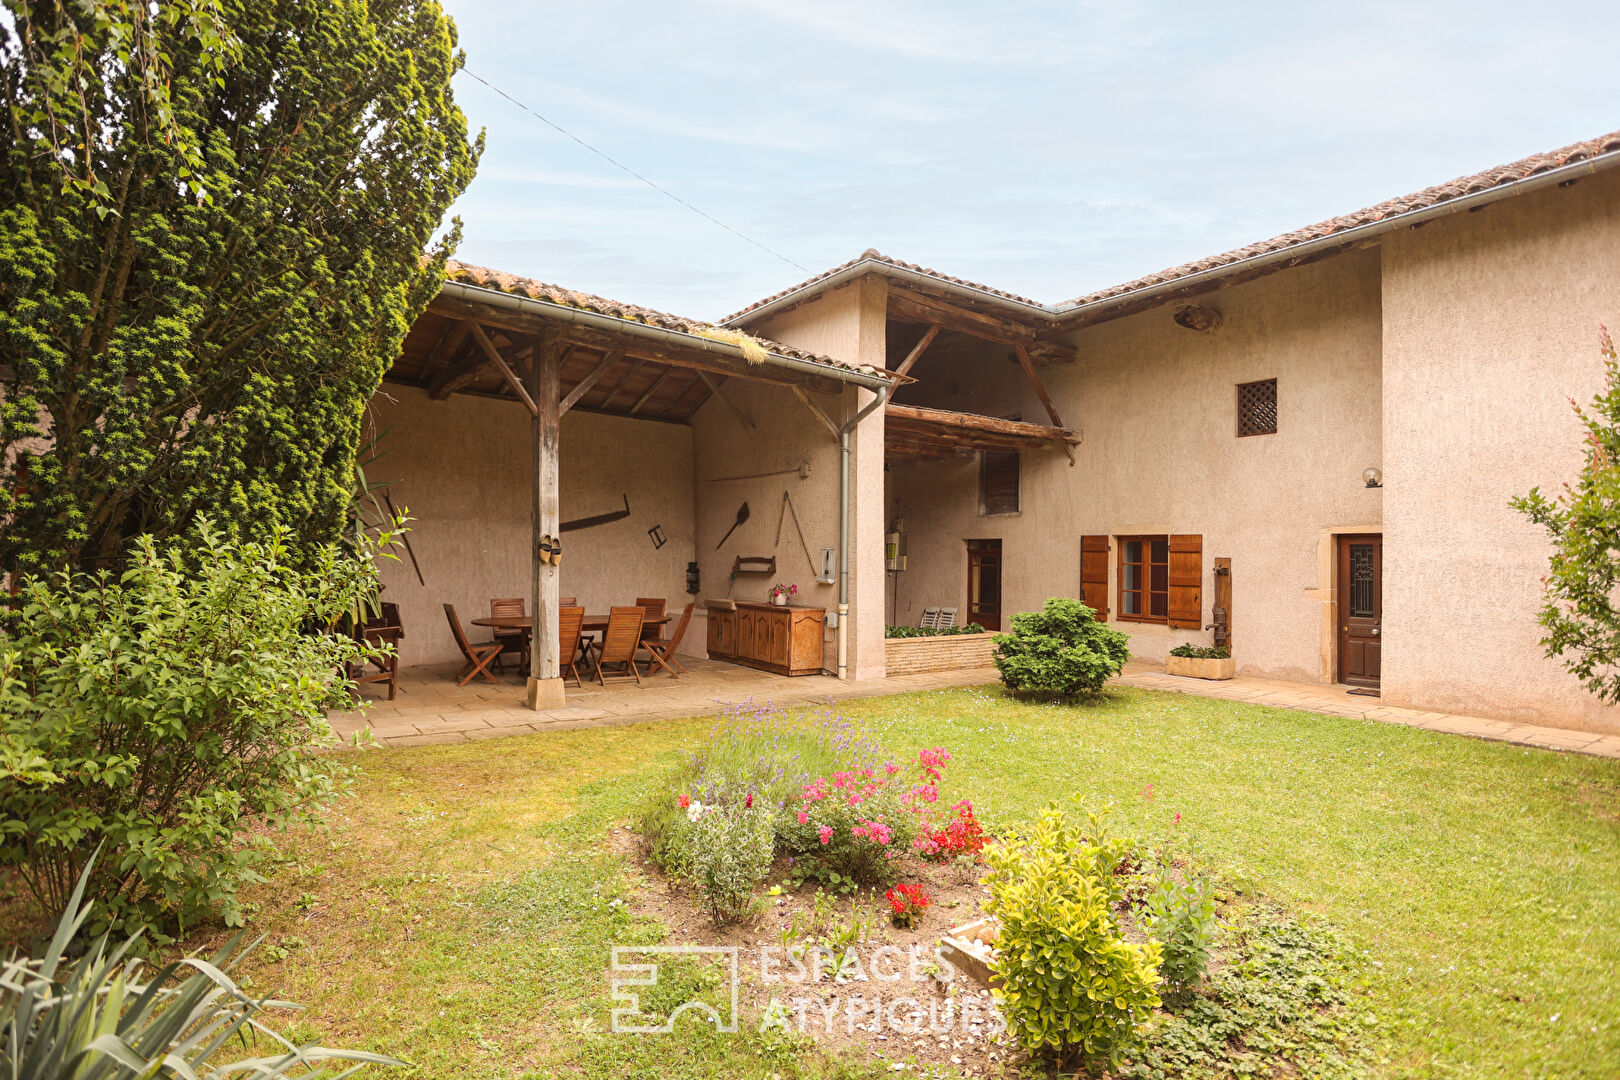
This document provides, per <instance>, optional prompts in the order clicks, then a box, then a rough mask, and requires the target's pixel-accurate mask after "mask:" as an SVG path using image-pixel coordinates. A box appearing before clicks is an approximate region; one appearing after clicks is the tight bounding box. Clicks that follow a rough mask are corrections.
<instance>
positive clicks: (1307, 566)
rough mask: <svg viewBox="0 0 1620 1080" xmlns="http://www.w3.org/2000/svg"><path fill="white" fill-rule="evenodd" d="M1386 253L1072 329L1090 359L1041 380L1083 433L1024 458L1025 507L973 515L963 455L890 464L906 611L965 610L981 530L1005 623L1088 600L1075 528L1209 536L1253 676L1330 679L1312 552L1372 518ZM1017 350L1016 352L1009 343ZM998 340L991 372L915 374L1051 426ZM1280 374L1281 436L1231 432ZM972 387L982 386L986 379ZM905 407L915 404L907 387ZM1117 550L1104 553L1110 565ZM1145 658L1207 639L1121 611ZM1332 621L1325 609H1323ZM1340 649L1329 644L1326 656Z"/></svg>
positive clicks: (974, 495)
mask: <svg viewBox="0 0 1620 1080" xmlns="http://www.w3.org/2000/svg"><path fill="white" fill-rule="evenodd" d="M1378 275H1379V258H1378V253H1377V252H1376V251H1362V252H1354V253H1350V254H1346V255H1343V256H1339V257H1337V258H1333V259H1329V260H1325V261H1323V262H1319V263H1313V264H1310V265H1307V266H1304V267H1300V268H1298V269H1296V270H1293V271H1290V272H1287V273H1280V274H1274V275H1271V276H1269V277H1265V278H1261V279H1258V280H1256V281H1253V282H1249V283H1247V284H1243V285H1237V286H1234V287H1232V288H1229V289H1224V290H1221V291H1220V292H1218V293H1215V294H1213V295H1211V296H1209V297H1206V298H1203V299H1202V300H1201V302H1203V303H1205V304H1206V305H1208V306H1211V307H1215V308H1218V309H1219V310H1220V311H1221V312H1222V313H1223V315H1224V322H1223V324H1222V326H1221V327H1220V328H1219V329H1218V330H1216V331H1214V332H1213V333H1197V332H1194V331H1190V330H1186V329H1183V328H1182V327H1180V326H1177V325H1176V324H1175V323H1174V322H1173V321H1172V320H1171V309H1170V308H1160V309H1157V310H1153V311H1148V312H1144V313H1141V314H1138V315H1134V316H1129V317H1126V318H1123V319H1117V320H1114V321H1111V322H1106V323H1102V324H1099V325H1097V326H1093V327H1089V328H1086V329H1084V330H1081V331H1079V332H1077V333H1076V334H1075V335H1074V336H1073V341H1074V343H1075V345H1076V347H1077V348H1078V350H1079V359H1078V361H1077V362H1075V363H1072V364H1066V365H1059V366H1056V367H1051V368H1046V369H1043V370H1042V372H1041V374H1042V378H1043V381H1044V382H1045V384H1046V386H1047V388H1048V390H1049V391H1050V392H1051V395H1052V397H1053V399H1054V401H1055V403H1056V405H1057V408H1058V411H1059V413H1060V414H1061V416H1062V418H1063V420H1064V422H1065V424H1067V425H1068V426H1070V427H1077V428H1079V429H1081V430H1082V432H1083V434H1084V442H1083V443H1081V445H1080V446H1079V447H1077V448H1076V463H1075V465H1074V466H1072V467H1071V466H1070V464H1069V462H1068V459H1067V458H1066V457H1065V456H1064V454H1063V453H1062V451H1061V450H1058V449H1055V448H1054V449H1049V450H1040V451H1033V452H1027V453H1025V454H1024V455H1023V462H1022V477H1021V485H1020V486H1021V493H1020V504H1021V505H1020V512H1019V513H1018V514H1014V515H1003V516H993V517H984V516H981V515H980V514H979V512H978V466H977V464H976V463H975V462H973V461H971V460H969V461H961V462H949V463H943V464H931V463H919V464H905V465H897V466H896V467H895V468H893V469H892V470H891V471H890V473H889V482H888V493H889V494H888V501H889V507H890V514H891V517H903V518H904V520H905V526H906V541H907V546H908V553H909V569H908V570H907V571H906V572H905V573H902V574H898V575H894V576H895V577H896V578H897V581H896V583H895V592H894V595H893V601H894V604H895V617H896V621H897V622H902V623H912V624H915V623H916V621H917V619H918V617H919V616H920V615H921V613H922V609H923V608H924V607H929V606H934V605H950V604H954V605H956V606H957V607H959V608H961V609H963V612H964V614H965V609H966V603H967V553H966V548H965V543H964V542H965V541H966V540H969V539H997V538H999V539H1000V540H1001V541H1002V562H1003V572H1002V587H1003V598H1004V603H1003V625H1004V626H1006V625H1007V619H1008V616H1009V615H1010V614H1011V613H1013V612H1017V611H1023V610H1031V609H1034V608H1038V607H1039V606H1040V605H1041V603H1042V602H1043V601H1044V600H1045V599H1046V598H1047V597H1049V596H1070V597H1077V596H1079V594H1080V537H1081V536H1082V535H1085V534H1097V533H1101V534H1108V535H1111V536H1119V535H1127V534H1133V533H1141V534H1168V533H1197V534H1201V535H1202V536H1203V538H1204V539H1203V543H1204V560H1203V561H1204V611H1205V618H1206V620H1207V619H1208V613H1209V607H1210V604H1211V599H1212V597H1213V595H1214V593H1213V567H1214V560H1215V558H1216V557H1218V556H1226V557H1230V558H1231V559H1232V566H1233V631H1234V643H1235V650H1234V652H1235V657H1236V659H1237V663H1238V667H1239V670H1240V671H1241V672H1243V673H1246V674H1256V675H1269V676H1274V677H1282V678H1290V679H1300V680H1306V681H1318V680H1321V679H1323V678H1325V677H1330V669H1329V673H1328V674H1325V673H1324V656H1323V635H1324V615H1325V613H1326V611H1327V608H1326V607H1325V605H1327V604H1329V603H1331V584H1332V582H1331V577H1330V578H1329V579H1328V580H1326V581H1324V580H1323V578H1322V569H1321V567H1320V566H1319V550H1320V549H1321V547H1322V543H1323V536H1324V531H1325V530H1331V529H1335V528H1338V529H1344V528H1346V527H1357V528H1366V529H1368V530H1369V531H1377V530H1378V528H1379V525H1380V520H1381V508H1380V492H1378V491H1376V490H1371V491H1370V490H1368V489H1367V488H1365V487H1364V486H1363V484H1362V481H1361V472H1362V470H1363V469H1365V468H1367V467H1368V466H1369V465H1380V464H1381V461H1380V425H1381V413H1380V391H1379V384H1380V361H1379V346H1380V315H1379V301H1380V297H1379V276H1378ZM1002 351H1004V350H1002ZM1002 351H993V352H992V353H991V354H987V358H986V360H985V361H984V362H983V363H982V364H981V365H979V367H980V371H979V372H977V373H975V372H972V371H964V370H960V369H958V370H955V371H934V370H931V369H930V366H929V361H928V358H927V357H926V355H925V356H924V358H923V359H922V360H921V361H920V362H919V363H918V364H917V366H916V367H915V368H914V369H913V370H912V372H911V373H912V374H913V375H915V376H917V377H918V378H919V379H922V380H924V381H925V382H929V381H939V382H945V383H948V382H952V381H954V382H957V383H959V384H960V391H959V393H958V394H957V395H955V399H954V400H952V399H949V398H947V399H940V398H939V397H938V396H937V394H936V393H934V392H933V391H924V390H923V389H922V388H920V387H919V388H917V390H916V391H915V392H914V393H915V394H916V397H915V398H914V400H922V399H923V396H924V395H925V394H926V395H927V396H929V397H932V398H933V400H934V401H935V402H937V403H938V404H940V405H941V406H943V407H946V408H958V409H967V410H971V411H982V412H998V411H1000V412H1005V411H1012V410H1016V411H1018V412H1020V413H1021V414H1022V416H1023V417H1024V418H1025V419H1029V420H1037V421H1042V422H1044V421H1045V412H1044V410H1043V409H1042V407H1041V405H1040V403H1039V400H1038V399H1037V398H1036V396H1035V394H1034V392H1033V390H1032V389H1030V388H1029V386H1028V382H1027V380H1026V379H1024V377H1023V375H1022V373H1021V372H1020V371H1019V369H1018V368H1017V367H1015V366H1012V365H1009V364H1008V363H1006V362H1005V359H1004V358H1003V357H1002V355H1001V352H1002ZM1268 378H1276V379H1277V380H1278V397H1279V412H1280V417H1281V419H1280V422H1279V425H1278V428H1279V430H1278V433H1277V434H1275V435H1265V436H1254V437H1249V438H1241V439H1240V438H1237V437H1236V434H1235V432H1236V400H1235V399H1236V394H1235V387H1236V385H1237V384H1238V383H1242V382H1249V381H1253V380H1258V379H1268ZM975 380H977V381H975ZM901 400H906V399H905V397H902V399H901ZM1117 557H1118V544H1117V542H1116V543H1115V544H1114V547H1113V550H1112V551H1111V552H1110V573H1111V575H1114V576H1117ZM1109 595H1110V605H1109V606H1110V608H1111V610H1112V613H1113V622H1112V625H1114V626H1117V627H1119V628H1120V629H1122V630H1125V631H1126V632H1128V633H1129V634H1130V635H1131V637H1132V651H1133V652H1134V653H1135V654H1136V655H1138V656H1141V657H1143V658H1146V659H1152V660H1161V659H1163V657H1164V656H1165V654H1166V652H1167V651H1168V650H1169V648H1170V647H1172V646H1173V645H1176V644H1179V643H1180V642H1182V641H1189V640H1192V641H1199V642H1207V641H1208V640H1209V634H1208V633H1207V632H1203V631H1199V632H1193V631H1183V630H1174V631H1173V630H1169V629H1168V628H1166V627H1165V626H1163V625H1162V624H1146V623H1130V622H1123V621H1119V620H1118V618H1117V615H1118V606H1119V605H1118V600H1117V595H1118V594H1117V582H1114V581H1111V582H1110V587H1109ZM1326 618H1327V620H1328V621H1329V622H1330V621H1331V615H1330V614H1329V615H1327V616H1326ZM1329 659H1331V657H1329Z"/></svg>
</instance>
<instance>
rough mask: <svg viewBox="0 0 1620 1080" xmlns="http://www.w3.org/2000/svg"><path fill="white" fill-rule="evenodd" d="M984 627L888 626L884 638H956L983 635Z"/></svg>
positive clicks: (884, 631)
mask: <svg viewBox="0 0 1620 1080" xmlns="http://www.w3.org/2000/svg"><path fill="white" fill-rule="evenodd" d="M982 633H984V627H982V626H980V625H979V624H978V623H976V622H970V623H968V624H967V625H966V626H942V627H938V628H935V627H932V626H886V627H884V628H883V636H884V637H887V638H914V637H954V636H955V635H957V634H982Z"/></svg>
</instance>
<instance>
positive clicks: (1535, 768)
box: [252, 689, 1620, 1078]
mask: <svg viewBox="0 0 1620 1080" xmlns="http://www.w3.org/2000/svg"><path fill="white" fill-rule="evenodd" d="M845 712H846V713H847V714H849V715H851V716H855V717H860V718H862V719H864V720H865V721H867V722H868V723H869V724H870V725H871V726H872V727H873V729H874V730H875V731H876V732H877V733H878V734H879V735H880V737H881V738H882V739H883V740H884V741H885V742H887V743H888V744H889V745H890V746H891V747H892V748H893V749H895V750H896V751H898V752H905V751H914V750H916V749H918V748H921V747H924V746H932V745H944V746H946V747H947V748H949V749H950V750H951V752H952V753H953V754H954V755H955V760H954V761H953V763H952V768H951V774H952V775H951V776H950V778H949V779H950V784H951V790H952V791H953V792H956V791H965V792H966V793H968V794H970V795H971V796H972V798H973V799H974V802H975V804H976V806H978V807H979V808H980V810H981V811H982V812H983V813H984V815H985V817H986V818H987V819H988V820H989V822H990V823H991V824H992V825H994V824H995V823H1000V822H1006V821H1010V820H1015V819H1020V818H1024V817H1027V816H1029V815H1031V814H1032V813H1033V812H1034V811H1036V810H1038V809H1039V808H1040V806H1041V805H1042V804H1043V803H1044V802H1045V801H1046V800H1048V799H1050V798H1053V797H1058V796H1067V795H1069V794H1071V793H1078V794H1080V795H1082V796H1085V797H1088V798H1090V799H1091V800H1093V801H1094V802H1099V803H1100V802H1112V803H1113V804H1114V806H1115V808H1116V813H1115V822H1116V825H1117V827H1118V831H1134V832H1135V833H1137V834H1138V835H1140V836H1142V837H1143V838H1144V839H1148V840H1171V841H1172V842H1174V843H1176V844H1178V845H1180V846H1182V847H1187V846H1193V847H1195V848H1196V850H1197V851H1199V852H1200V853H1202V854H1203V855H1204V856H1206V857H1207V858H1208V860H1209V861H1210V864H1211V865H1212V866H1213V867H1214V868H1215V871H1216V874H1217V876H1218V879H1219V880H1220V881H1221V882H1222V883H1224V884H1229V885H1236V886H1238V887H1240V888H1242V889H1244V890H1246V891H1251V892H1254V893H1258V894H1261V895H1263V896H1265V897H1269V898H1270V899H1272V900H1275V901H1278V902H1280V903H1282V904H1284V905H1285V906H1288V907H1291V908H1294V909H1296V910H1301V911H1310V912H1315V913H1317V914H1320V915H1322V916H1324V917H1325V918H1327V919H1329V920H1331V921H1332V922H1333V923H1334V924H1336V925H1337V926H1339V927H1340V928H1341V929H1343V930H1344V931H1345V932H1346V933H1347V934H1348V936H1349V937H1350V939H1351V940H1352V941H1353V942H1354V943H1355V944H1356V945H1357V946H1358V947H1359V948H1360V949H1362V950H1364V952H1365V955H1366V958H1367V964H1368V968H1367V970H1368V972H1369V973H1370V975H1371V993H1370V1008H1371V1009H1372V1010H1373V1011H1374V1012H1375V1013H1376V1015H1377V1026H1376V1029H1375V1030H1376V1031H1377V1033H1378V1034H1377V1036H1376V1039H1377V1046H1376V1049H1377V1052H1378V1055H1379V1058H1380V1061H1381V1065H1380V1066H1379V1072H1380V1074H1381V1075H1387V1076H1401V1077H1404V1076H1437V1077H1448V1078H1449V1077H1500V1076H1526V1077H1528V1076H1535V1077H1543V1076H1569V1077H1573V1076H1581V1077H1613V1076H1615V1075H1620V997H1617V995H1616V992H1615V991H1616V988H1617V985H1620V979H1617V975H1616V973H1617V972H1620V763H1616V762H1613V761H1604V760H1595V759H1589V758H1582V757H1575V756H1569V755H1559V754H1555V753H1551V752H1547V751H1540V750H1530V749H1525V748H1521V747H1515V746H1507V745H1502V744H1495V743H1486V742H1480V741H1476V740H1472V739H1466V738H1460V737H1455V736H1446V735H1438V734H1434V733H1431V732H1426V731H1421V730H1415V729H1409V728H1404V727H1397V726H1393V725H1384V724H1378V723H1371V722H1364V721H1358V720H1349V719H1342V718H1338V717H1331V716H1322V715H1316V714H1311V713H1301V712H1291V711H1286V710H1278V709H1267V708H1261V707H1256V706H1245V705H1235V704H1232V703H1229V702H1224V701H1216V700H1209V699H1200V698H1195V697H1189V696H1182V695H1172V694H1157V693H1153V692H1149V691H1131V690H1120V691H1114V692H1113V693H1111V694H1110V695H1109V696H1108V697H1107V698H1106V699H1105V700H1104V701H1103V702H1101V703H1099V704H1095V705H1088V706H1079V707H1075V706H1060V705H1045V704H1026V703H1019V702H1014V701H1010V700H1007V699H1004V698H1003V697H1002V696H1001V695H1000V693H999V691H997V690H995V689H982V690H961V691H943V692H935V693H928V694H912V695H903V696H897V697H890V698H878V699H869V700H865V701H859V702H852V703H849V704H848V705H847V706H846V707H845ZM708 726H709V725H708V722H707V721H697V720H694V721H681V722H670V723H663V724H653V725H638V726H633V727H616V728H605V729H598V730H586V731H573V732H561V733H557V734H552V735H541V736H534V737H529V738H523V739H500V740H493V741H489V742H481V743H472V744H463V745H456V746H445V747H431V748H420V749H410V750H379V751H374V752H370V753H368V754H366V755H365V756H364V758H363V760H364V764H365V769H366V776H365V778H364V779H363V780H362V782H361V784H360V787H359V794H358V797H357V798H355V799H351V800H347V801H345V802H344V803H343V804H342V805H341V806H340V808H339V812H338V814H337V816H336V817H335V818H334V821H333V827H332V829H331V831H330V832H329V833H328V834H326V835H324V836H318V837H309V838H300V839H299V840H297V841H296V842H295V844H294V848H295V849H296V851H297V852H298V854H299V858H298V859H297V861H295V862H293V863H292V864H290V865H288V866H287V867H286V868H284V869H283V870H282V871H281V872H280V873H278V874H277V875H276V878H275V880H274V881H273V882H272V883H271V884H270V885H269V886H267V887H265V888H263V889H262V890H261V893H260V896H259V897H258V898H259V899H260V900H262V901H263V902H264V904H265V915H264V917H263V918H262V919H261V920H260V925H258V926H257V927H256V929H258V930H260V931H268V932H269V934H270V937H269V943H270V944H271V945H272V946H274V947H275V948H274V949H273V950H272V953H271V956H273V957H279V956H280V955H281V950H282V949H285V956H284V958H280V959H279V960H278V961H277V962H275V963H260V964H257V965H255V966H254V967H253V968H252V970H253V972H254V989H255V990H257V991H261V992H264V991H269V990H271V989H275V990H277V991H279V992H282V993H284V994H285V996H287V997H290V998H291V999H292V1000H296V1001H302V1002H304V1003H305V1004H306V1005H308V1006H309V1007H310V1008H309V1010H308V1011H307V1012H306V1013H305V1014H303V1016H302V1018H301V1020H300V1024H301V1025H304V1027H301V1028H300V1030H306V1029H307V1030H308V1031H309V1032H310V1033H313V1032H315V1031H319V1032H320V1033H321V1035H322V1036H323V1038H324V1039H325V1040H326V1041H328V1042H332V1043H336V1044H338V1045H356V1044H362V1045H365V1046H367V1047H369V1048H373V1049H381V1050H388V1051H390V1052H393V1053H397V1054H399V1055H401V1056H403V1057H405V1058H408V1059H410V1060H411V1061H412V1062H414V1063H416V1066H417V1068H416V1069H415V1070H414V1071H413V1072H411V1073H410V1074H409V1075H415V1076H423V1077H441V1076H452V1075H454V1076H458V1077H486V1076H487V1077H496V1076H500V1077H507V1076H524V1075H534V1076H554V1075H562V1076H571V1075H572V1076H609V1075H611V1076H647V1077H681V1076H691V1077H707V1076H770V1075H771V1074H773V1073H776V1074H780V1075H781V1076H782V1077H784V1078H787V1077H793V1076H798V1075H804V1076H823V1075H827V1076H858V1075H867V1073H868V1071H867V1070H862V1069H860V1068H857V1067H856V1066H854V1065H851V1064H845V1063H840V1062H836V1061H830V1060H820V1059H817V1058H816V1057H815V1056H813V1055H794V1054H792V1053H791V1052H788V1051H783V1050H780V1049H777V1048H774V1047H772V1046H768V1045H764V1044H762V1043H761V1041H760V1040H759V1039H758V1038H757V1037H750V1036H746V1035H744V1036H718V1035H712V1034H707V1035H705V1034H692V1035H690V1036H681V1037H679V1038H678V1039H677V1038H675V1037H671V1036H662V1037H644V1038H633V1037H626V1036H615V1035H611V1034H604V1030H605V1029H606V1027H607V1020H608V1011H609V1009H610V1008H611V1005H610V1004H609V999H608V991H607V986H606V982H605V978H604V976H603V970H604V968H605V967H606V965H607V950H608V946H609V944H610V943H630V942H638V941H639V942H652V941H656V940H658V937H659V935H660V933H661V928H660V926H659V925H658V923H657V922H656V920H652V919H647V918H644V917H634V916H630V915H627V914H625V913H624V908H623V906H622V905H615V904H614V903H613V901H614V900H615V899H617V898H623V897H626V896H629V895H630V894H631V891H632V890H635V889H638V888H639V887H640V885H639V877H638V875H637V874H636V873H635V872H634V871H633V870H630V869H629V868H628V864H627V863H626V862H625V861H624V860H623V859H622V858H621V857H619V856H617V855H615V854H612V851H613V848H612V846H611V843H610V831H611V830H612V829H614V828H616V827H617V826H619V825H621V824H623V823H624V822H626V821H627V820H628V819H629V817H630V815H631V813H632V811H633V808H634V806H635V804H636V802H637V800H638V799H639V798H640V797H641V795H642V793H643V792H644V791H645V790H646V788H647V786H648V785H649V784H650V783H651V782H652V780H653V778H654V777H655V776H656V775H657V773H658V771H659V770H660V769H661V768H662V767H663V766H664V765H665V764H667V763H668V762H669V761H671V760H673V759H674V756H675V755H676V754H677V753H678V752H679V751H680V750H681V749H684V748H689V747H691V746H693V745H695V744H696V743H697V741H698V740H700V739H701V737H702V735H703V733H704V732H705V731H707V729H708ZM1150 785H1151V787H1150ZM1177 813H1179V814H1180V815H1181V818H1182V819H1181V823H1180V824H1179V825H1178V824H1176V823H1175V820H1174V817H1175V815H1176V814H1177ZM394 1075H399V1073H395V1074H394ZM871 1075H876V1073H875V1071H873V1072H871Z"/></svg>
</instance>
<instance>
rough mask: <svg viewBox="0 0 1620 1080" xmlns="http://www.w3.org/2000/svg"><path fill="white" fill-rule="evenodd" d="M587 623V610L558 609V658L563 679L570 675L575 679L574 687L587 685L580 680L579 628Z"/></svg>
mask: <svg viewBox="0 0 1620 1080" xmlns="http://www.w3.org/2000/svg"><path fill="white" fill-rule="evenodd" d="M584 621H585V609H584V608H582V607H577V606H568V607H559V608H558V609H557V645H558V648H557V656H558V657H559V658H560V659H559V661H558V663H559V666H560V667H561V668H562V673H563V678H565V679H566V678H568V677H569V676H570V675H572V676H573V678H574V685H575V686H579V687H583V686H584V685H585V684H584V683H583V682H581V681H580V678H579V667H578V664H579V659H580V655H579V628H580V624H582V623H583V622H584Z"/></svg>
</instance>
